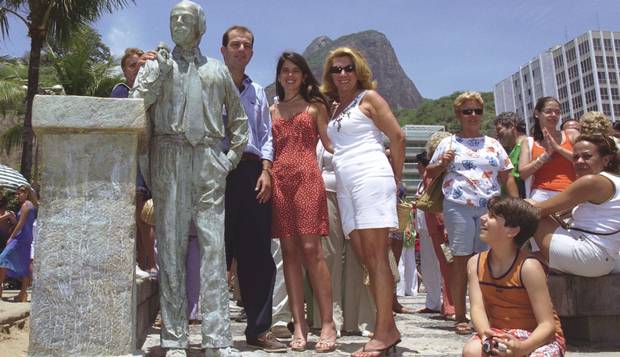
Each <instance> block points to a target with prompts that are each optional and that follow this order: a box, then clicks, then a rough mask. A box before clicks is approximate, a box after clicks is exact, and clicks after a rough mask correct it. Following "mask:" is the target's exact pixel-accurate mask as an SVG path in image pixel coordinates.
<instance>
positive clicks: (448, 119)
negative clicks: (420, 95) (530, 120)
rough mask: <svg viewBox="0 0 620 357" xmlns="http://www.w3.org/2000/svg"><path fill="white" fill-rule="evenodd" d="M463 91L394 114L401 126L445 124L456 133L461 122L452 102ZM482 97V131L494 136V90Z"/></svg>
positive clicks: (483, 94)
mask: <svg viewBox="0 0 620 357" xmlns="http://www.w3.org/2000/svg"><path fill="white" fill-rule="evenodd" d="M461 93H462V92H454V93H452V94H451V95H449V96H445V97H441V98H439V99H429V100H425V101H424V102H423V103H422V105H420V106H419V107H418V108H417V109H401V110H398V111H396V112H395V113H394V114H395V115H396V117H397V118H398V121H399V122H400V125H401V126H404V125H407V124H416V125H443V126H445V127H446V129H448V131H450V132H452V133H454V132H457V131H459V130H460V125H459V122H458V121H457V120H456V116H455V115H454V110H453V108H452V103H454V100H455V99H456V97H458V95H459V94H461ZM481 94H482V99H483V100H484V115H483V117H482V128H481V131H482V132H483V133H485V134H487V135H491V136H493V135H494V133H495V128H494V127H493V121H494V120H495V103H494V101H493V93H492V92H484V93H481Z"/></svg>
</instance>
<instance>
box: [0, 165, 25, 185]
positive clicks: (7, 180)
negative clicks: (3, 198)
mask: <svg viewBox="0 0 620 357" xmlns="http://www.w3.org/2000/svg"><path fill="white" fill-rule="evenodd" d="M21 185H28V186H30V184H29V183H28V181H27V180H26V178H25V177H24V175H22V174H21V173H19V171H17V170H15V169H13V168H11V167H8V166H6V165H2V164H0V187H2V188H6V189H9V190H17V188H18V187H19V186H21Z"/></svg>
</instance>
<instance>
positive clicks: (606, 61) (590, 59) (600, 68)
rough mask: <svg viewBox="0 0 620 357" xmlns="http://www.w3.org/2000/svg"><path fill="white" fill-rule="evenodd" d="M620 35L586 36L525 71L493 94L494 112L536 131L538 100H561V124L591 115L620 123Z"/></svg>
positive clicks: (559, 47)
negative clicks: (522, 121)
mask: <svg viewBox="0 0 620 357" xmlns="http://www.w3.org/2000/svg"><path fill="white" fill-rule="evenodd" d="M619 65H620V32H611V31H588V32H586V33H584V34H583V35H581V36H579V37H577V38H574V39H572V40H570V41H568V42H566V43H565V44H563V45H556V46H554V47H552V48H550V49H548V50H546V51H544V52H542V53H540V54H539V55H537V56H536V57H534V58H533V59H531V60H530V61H529V62H527V63H525V64H524V65H522V66H521V67H520V68H519V70H518V71H516V72H515V73H513V74H512V75H510V76H509V77H507V78H505V79H504V80H502V81H501V82H499V83H497V84H496V85H495V88H494V96H495V111H496V113H497V114H499V113H501V112H508V111H511V112H516V113H517V114H519V116H520V117H521V118H524V119H526V124H527V127H528V130H529V128H530V127H531V125H532V120H533V111H534V105H535V104H536V100H538V98H540V97H543V96H552V97H555V98H558V99H559V101H560V107H561V109H562V119H563V120H567V119H571V118H579V117H580V116H581V115H582V114H583V113H585V112H587V111H599V112H603V113H605V114H606V115H607V116H609V118H610V119H611V120H612V121H616V120H620V92H619V86H618V78H620V72H619V71H620V66H619Z"/></svg>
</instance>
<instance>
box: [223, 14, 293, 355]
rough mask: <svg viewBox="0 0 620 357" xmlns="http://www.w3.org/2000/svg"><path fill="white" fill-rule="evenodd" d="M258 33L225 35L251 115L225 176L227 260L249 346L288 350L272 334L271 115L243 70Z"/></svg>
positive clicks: (242, 30) (237, 29) (227, 59)
mask: <svg viewBox="0 0 620 357" xmlns="http://www.w3.org/2000/svg"><path fill="white" fill-rule="evenodd" d="M253 45H254V34H253V33H252V31H250V30H249V29H248V28H246V27H244V26H232V27H231V28H229V29H228V30H226V32H225V33H224V36H223V37H222V48H221V52H222V56H223V57H224V63H226V66H227V67H228V70H229V71H230V74H231V76H232V78H233V81H234V82H235V85H236V86H237V89H239V95H240V97H241V104H242V105H243V109H244V110H245V112H246V114H247V116H248V129H249V130H248V132H249V140H248V144H247V146H246V148H245V151H244V152H243V155H242V157H241V161H240V162H239V165H238V166H237V167H236V168H235V169H234V170H232V171H231V172H230V173H229V174H228V177H227V179H226V196H225V197H226V198H225V199H226V202H225V206H226V213H225V215H226V217H225V242H226V263H227V265H228V267H229V268H230V264H231V263H232V260H233V258H234V259H236V260H237V277H238V278H239V286H240V290H241V300H242V301H243V305H244V308H245V312H246V314H247V327H246V330H245V337H246V341H247V343H248V345H251V346H254V347H258V348H260V349H262V350H264V351H266V352H286V345H284V344H283V343H281V342H280V341H278V340H277V339H276V338H275V337H274V336H273V335H272V334H271V332H270V328H271V305H272V294H273V284H274V281H275V275H276V267H275V264H274V262H273V258H272V256H271V203H270V199H271V162H272V160H273V147H272V143H271V140H272V138H271V117H270V116H269V103H268V102H267V96H266V95H265V91H264V90H263V88H262V87H261V86H260V85H258V84H256V83H255V82H253V81H252V80H251V79H250V77H248V76H247V75H246V74H245V68H246V66H247V65H248V63H249V62H250V59H251V58H252V54H253V52H252V46H253Z"/></svg>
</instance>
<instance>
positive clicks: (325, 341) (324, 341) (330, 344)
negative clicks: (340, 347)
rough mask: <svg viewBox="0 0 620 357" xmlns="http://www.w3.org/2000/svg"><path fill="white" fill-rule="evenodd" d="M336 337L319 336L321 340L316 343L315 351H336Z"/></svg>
mask: <svg viewBox="0 0 620 357" xmlns="http://www.w3.org/2000/svg"><path fill="white" fill-rule="evenodd" d="M319 346H324V347H323V348H320V347H319ZM336 346H337V344H336V339H335V338H334V339H329V338H319V341H318V342H317V343H316V345H315V346H314V352H316V353H328V352H334V351H335V350H336Z"/></svg>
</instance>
